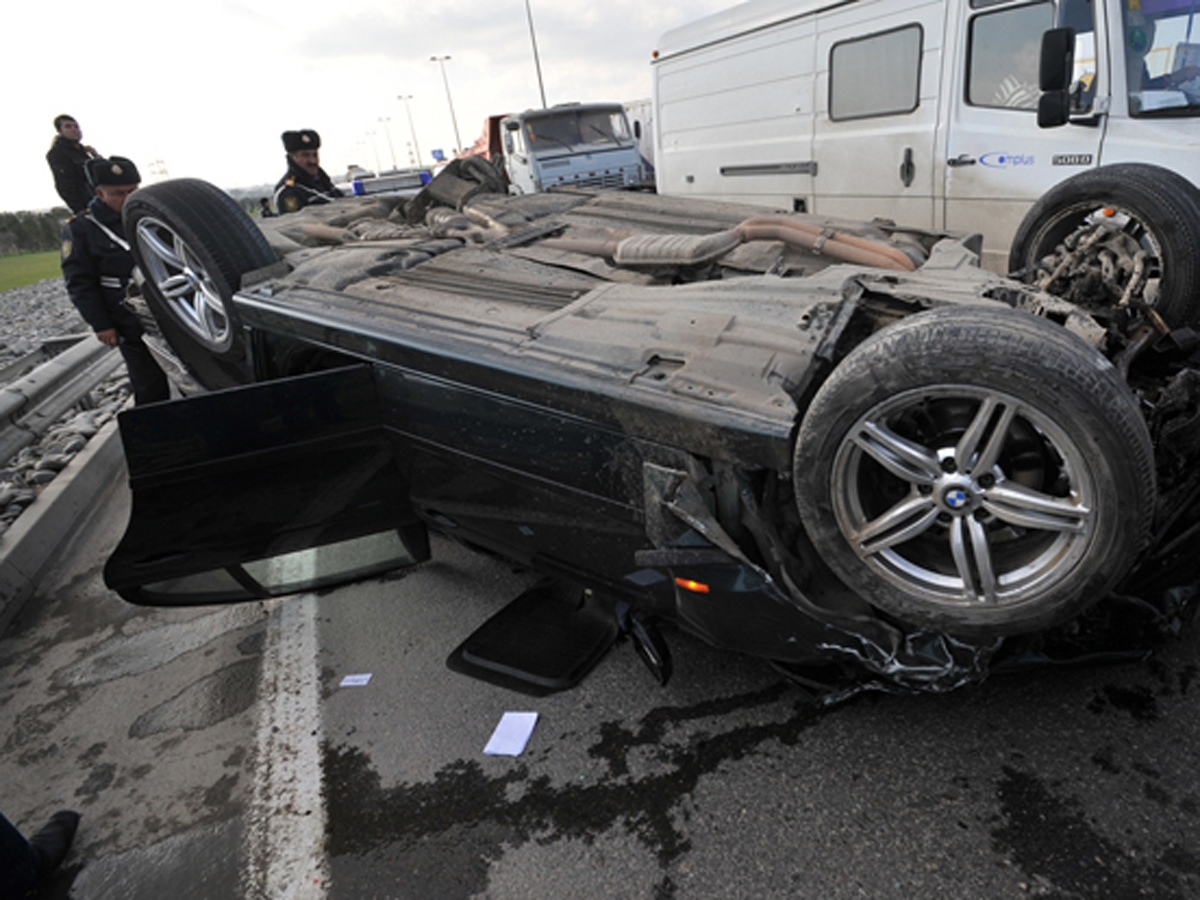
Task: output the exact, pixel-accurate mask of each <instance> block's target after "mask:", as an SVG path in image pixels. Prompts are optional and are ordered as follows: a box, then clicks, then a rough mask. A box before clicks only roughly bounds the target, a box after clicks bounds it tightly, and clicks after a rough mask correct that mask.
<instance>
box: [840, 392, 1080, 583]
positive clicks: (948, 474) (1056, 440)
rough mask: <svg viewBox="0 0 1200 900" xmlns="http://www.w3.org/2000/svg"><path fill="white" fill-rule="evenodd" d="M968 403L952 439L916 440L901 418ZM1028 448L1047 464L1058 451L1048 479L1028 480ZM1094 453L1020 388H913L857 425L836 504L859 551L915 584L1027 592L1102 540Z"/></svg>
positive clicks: (843, 455) (890, 574)
mask: <svg viewBox="0 0 1200 900" xmlns="http://www.w3.org/2000/svg"><path fill="white" fill-rule="evenodd" d="M964 402H966V403H969V404H970V406H971V407H972V408H973V411H972V412H970V413H969V415H967V416H966V417H963V416H960V417H959V418H960V421H959V422H958V427H957V428H956V429H954V430H955V433H957V434H958V437H957V440H954V441H953V444H952V446H951V445H950V443H951V441H950V439H948V436H941V435H939V436H936V437H934V436H931V437H930V438H928V439H926V438H924V437H923V438H922V439H921V440H914V439H913V438H911V437H906V436H904V435H901V434H899V433H897V431H896V430H894V428H893V427H892V425H891V424H890V423H892V422H896V421H900V420H901V419H902V418H903V416H904V414H905V413H906V412H909V411H912V410H916V409H918V408H924V407H925V406H927V405H929V404H931V403H932V404H934V405H936V404H938V403H943V404H945V405H946V407H947V408H950V407H953V406H954V405H957V407H958V408H960V409H962V408H964V407H963V403H964ZM1018 426H1019V427H1018ZM926 440H928V441H929V443H926V442H925V441H926ZM943 445H946V446H943ZM1035 451H1036V452H1035ZM1022 454H1024V455H1025V456H1030V455H1035V456H1036V457H1037V459H1038V460H1039V463H1040V464H1041V465H1042V469H1044V461H1045V460H1050V461H1051V464H1052V465H1053V471H1043V470H1042V469H1039V471H1038V474H1037V477H1036V478H1033V479H1032V480H1034V481H1036V486H1031V485H1030V484H1027V483H1022V482H1021V481H1018V480H1016V478H1018V477H1019V478H1023V479H1025V480H1031V475H1030V473H1029V472H1028V471H1024V470H1023V471H1021V472H1016V471H1006V468H1007V469H1010V470H1011V469H1014V464H1013V460H1014V459H1016V458H1019V457H1021V455H1022ZM1083 463H1084V461H1083V458H1082V456H1081V454H1080V451H1079V450H1078V448H1076V447H1075V446H1074V444H1073V443H1072V442H1071V441H1070V440H1069V439H1068V438H1067V437H1066V435H1065V434H1064V433H1063V432H1062V431H1061V429H1059V428H1058V427H1057V426H1055V425H1054V424H1053V423H1052V422H1050V421H1049V420H1047V419H1045V417H1043V416H1041V415H1039V414H1038V413H1036V412H1035V411H1033V410H1031V409H1029V408H1027V407H1025V406H1024V405H1023V404H1021V403H1020V402H1019V401H1017V400H1016V399H1015V398H1011V397H1007V396H1005V395H1002V394H998V393H989V392H984V391H981V390H978V389H959V390H951V389H939V390H937V391H934V392H930V391H923V392H920V393H919V394H917V393H916V392H913V394H912V395H911V396H902V397H899V398H893V399H892V400H891V401H888V402H886V403H884V404H881V405H880V406H878V407H876V408H875V409H874V410H872V411H871V412H869V413H868V414H867V415H866V416H864V417H863V418H862V419H860V420H859V422H858V423H857V424H856V426H855V428H854V429H853V430H852V431H851V432H850V434H849V435H848V439H847V441H846V443H845V444H844V445H843V447H842V449H841V451H840V452H839V454H838V458H837V460H836V461H835V464H834V484H835V492H836V493H835V498H834V500H835V504H834V506H835V511H836V514H837V517H838V520H839V524H840V525H841V527H842V530H843V533H844V534H845V535H846V537H847V539H848V540H849V541H850V543H851V545H852V546H853V547H854V549H855V551H856V553H857V554H858V555H859V557H860V558H862V559H863V561H864V562H866V563H867V564H868V565H869V566H871V567H872V568H873V569H875V570H876V571H877V572H878V573H880V574H882V575H883V576H884V577H885V578H887V579H888V580H889V581H891V582H892V583H894V584H897V585H898V586H900V587H901V588H903V589H904V590H905V591H907V592H909V593H913V594H916V595H918V596H920V597H922V598H924V599H927V600H933V601H935V602H939V603H948V604H954V605H963V604H978V603H988V604H1005V603H1015V602H1020V601H1021V600H1023V599H1025V598H1026V597H1028V596H1031V595H1032V593H1033V592H1034V591H1035V590H1044V589H1045V587H1046V586H1047V584H1048V583H1051V582H1054V581H1056V580H1058V579H1059V578H1060V577H1063V576H1065V575H1066V574H1067V572H1068V571H1069V570H1070V569H1071V568H1072V567H1073V566H1074V564H1075V562H1076V560H1077V559H1078V557H1079V556H1080V555H1081V554H1082V553H1083V550H1084V549H1085V548H1086V544H1087V541H1088V540H1090V536H1091V530H1092V519H1093V511H1092V488H1091V485H1090V482H1088V481H1087V480H1086V479H1085V478H1084V464H1083ZM880 470H882V471H880ZM1064 485H1065V488H1064ZM1051 488H1053V489H1054V493H1051V492H1050V489H1051ZM897 494H899V495H900V496H899V499H895V498H896V495H897Z"/></svg>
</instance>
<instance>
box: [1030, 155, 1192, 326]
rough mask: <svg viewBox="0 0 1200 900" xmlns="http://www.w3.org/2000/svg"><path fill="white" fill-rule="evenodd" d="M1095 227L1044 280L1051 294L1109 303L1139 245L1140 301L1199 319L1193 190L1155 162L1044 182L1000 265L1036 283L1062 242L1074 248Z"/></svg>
mask: <svg viewBox="0 0 1200 900" xmlns="http://www.w3.org/2000/svg"><path fill="white" fill-rule="evenodd" d="M1106 226H1107V227H1106ZM1112 226H1115V228H1114V227H1112ZM1099 229H1105V234H1104V235H1103V236H1101V239H1099V240H1097V241H1095V242H1092V243H1090V244H1088V246H1087V248H1086V249H1084V250H1082V251H1081V252H1079V253H1078V254H1077V256H1078V258H1077V260H1076V262H1075V263H1074V264H1073V265H1072V266H1071V267H1070V268H1069V269H1067V270H1064V273H1063V276H1064V277H1062V278H1061V279H1059V280H1058V281H1057V282H1056V283H1052V284H1050V285H1049V286H1048V289H1049V290H1050V291H1051V292H1052V293H1061V294H1063V295H1064V296H1066V298H1067V299H1069V300H1071V301H1072V302H1074V303H1076V304H1078V305H1080V306H1082V307H1084V308H1085V309H1091V310H1093V311H1102V310H1104V309H1106V308H1112V307H1113V306H1114V305H1115V304H1116V303H1117V302H1119V301H1120V300H1121V298H1122V296H1123V295H1124V292H1125V288H1126V286H1127V284H1128V282H1129V280H1130V277H1131V275H1132V271H1133V265H1134V255H1135V254H1136V253H1138V252H1139V251H1144V252H1145V253H1146V263H1147V265H1146V270H1145V274H1146V277H1147V281H1146V286H1145V293H1144V297H1145V300H1146V302H1147V303H1148V304H1149V305H1151V306H1153V307H1154V308H1155V310H1156V311H1157V312H1158V314H1159V315H1161V316H1162V317H1163V319H1164V320H1166V322H1167V324H1169V325H1171V326H1174V327H1179V326H1184V325H1190V324H1196V323H1200V191H1197V190H1196V188H1195V187H1194V186H1193V185H1192V183H1191V182H1189V181H1188V180H1187V179H1186V178H1184V177H1183V176H1181V175H1178V174H1176V173H1174V172H1170V171H1168V170H1166V169H1160V168H1158V167H1156V166H1150V165H1143V164H1139V163H1123V164H1120V165H1112V166H1104V167H1102V168H1099V169H1093V170H1091V171H1088V172H1081V173H1080V174H1078V175H1075V176H1073V177H1072V178H1068V179H1067V180H1066V181H1064V182H1062V183H1061V184H1058V185H1056V186H1055V187H1053V188H1051V189H1050V190H1049V191H1047V192H1046V194H1045V195H1044V196H1043V197H1042V198H1041V199H1040V200H1038V201H1037V203H1035V204H1034V205H1033V207H1032V208H1031V209H1030V210H1029V212H1028V213H1027V214H1026V216H1025V218H1024V220H1023V221H1022V222H1021V225H1020V227H1019V228H1018V229H1017V233H1016V235H1015V236H1014V237H1013V243H1012V249H1011V250H1010V252H1009V257H1008V270H1009V272H1011V273H1013V274H1014V275H1016V276H1017V277H1020V278H1021V279H1022V280H1024V281H1026V282H1028V283H1034V282H1037V281H1039V280H1041V279H1042V278H1043V277H1044V276H1045V275H1046V274H1047V273H1049V272H1051V271H1053V270H1054V269H1055V268H1056V267H1057V266H1058V263H1059V261H1060V260H1061V259H1062V255H1061V253H1059V252H1058V251H1059V248H1060V247H1061V246H1062V245H1064V244H1065V245H1066V247H1067V248H1069V249H1074V248H1076V247H1080V246H1082V245H1083V242H1084V241H1087V240H1088V238H1089V236H1091V235H1092V234H1093V233H1094V232H1096V231H1097V230H1099Z"/></svg>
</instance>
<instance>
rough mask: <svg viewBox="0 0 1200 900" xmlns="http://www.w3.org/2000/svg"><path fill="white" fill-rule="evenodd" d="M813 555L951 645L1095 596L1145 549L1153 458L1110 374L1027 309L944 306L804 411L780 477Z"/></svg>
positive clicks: (905, 327) (1136, 416)
mask: <svg viewBox="0 0 1200 900" xmlns="http://www.w3.org/2000/svg"><path fill="white" fill-rule="evenodd" d="M793 475H794V479H795V485H796V502H797V505H798V508H799V512H800V517H801V519H802V520H803V522H804V526H805V529H806V531H807V532H808V535H809V537H810V539H811V540H812V542H813V544H814V545H815V547H816V549H817V551H818V553H819V554H820V556H821V557H822V558H823V559H824V560H826V561H827V562H828V563H829V565H830V567H831V568H832V569H833V570H834V572H835V573H836V574H837V575H838V576H839V577H840V578H841V580H842V581H843V582H844V583H845V584H846V585H847V586H848V587H850V588H851V589H853V590H854V591H855V592H856V593H857V594H858V595H859V596H861V597H862V598H863V599H864V600H866V601H867V602H868V603H870V604H872V605H873V606H875V607H876V608H877V609H878V610H880V611H881V612H883V613H886V614H887V615H889V616H891V617H892V618H894V619H896V620H899V621H900V622H903V623H905V624H907V625H910V626H918V627H924V628H930V629H934V630H937V631H942V632H946V633H949V634H954V635H960V636H964V637H982V638H992V637H996V636H999V635H1007V634H1020V633H1025V632H1031V631H1037V630H1040V629H1043V628H1046V627H1048V626H1050V625H1053V624H1056V623H1059V622H1062V621H1065V620H1066V619H1068V618H1070V617H1072V616H1074V615H1075V614H1077V613H1079V612H1081V611H1082V610H1083V609H1084V608H1085V607H1087V606H1089V605H1090V604H1092V603H1095V602H1096V601H1098V600H1100V599H1101V598H1102V597H1103V596H1104V595H1105V593H1106V592H1107V591H1108V590H1109V589H1110V588H1111V587H1112V586H1113V585H1114V584H1115V582H1116V581H1117V579H1118V578H1120V577H1121V576H1123V575H1124V574H1126V572H1127V571H1128V569H1129V568H1130V567H1131V565H1132V564H1133V562H1134V560H1135V559H1136V557H1137V554H1138V553H1139V552H1140V550H1141V548H1142V547H1143V546H1144V545H1145V544H1146V542H1147V539H1148V535H1149V529H1150V523H1151V517H1152V514H1153V510H1154V498H1155V480H1154V462H1153V450H1152V448H1151V443H1150V436H1149V433H1148V432H1147V429H1146V425H1145V423H1144V421H1143V419H1142V417H1141V415H1140V413H1139V411H1138V406H1137V401H1136V399H1135V398H1134V395H1133V393H1132V392H1131V391H1130V390H1129V388H1128V386H1127V385H1126V384H1125V383H1124V382H1123V381H1122V380H1121V378H1120V377H1119V375H1118V374H1117V372H1116V370H1115V369H1114V368H1113V367H1112V366H1111V365H1110V364H1109V363H1108V362H1106V361H1105V360H1104V358H1103V357H1102V356H1101V355H1100V354H1099V353H1098V352H1096V351H1095V349H1094V348H1092V347H1091V346H1090V345H1088V344H1086V343H1084V342H1083V341H1082V340H1080V339H1079V338H1077V337H1075V336H1074V335H1072V334H1070V333H1069V332H1068V331H1066V329H1064V328H1062V327H1060V326H1058V325H1055V324H1052V323H1050V322H1047V321H1045V320H1043V319H1040V318H1037V317H1036V316H1031V315H1028V314H1026V313H1021V312H1016V311H1010V310H998V309H990V308H989V309H982V308H981V309H973V310H971V313H970V315H964V313H963V310H962V309H961V308H960V307H953V308H942V309H937V310H933V311H930V312H926V313H921V314H918V315H914V316H911V317H909V318H906V319H904V320H902V321H900V322H898V323H896V324H895V325H892V326H890V327H888V328H886V329H884V330H882V331H880V332H878V333H876V334H874V335H872V336H871V337H870V338H868V339H867V340H866V341H864V342H863V343H862V344H860V345H859V346H858V347H856V348H855V349H854V350H853V351H851V353H849V354H848V355H847V356H846V358H845V359H844V360H843V361H842V362H841V363H840V364H839V365H838V366H837V368H836V369H835V370H834V371H833V373H832V374H831V375H830V377H829V379H828V380H827V381H826V382H825V384H823V385H822V386H821V388H820V390H819V391H818V392H817V395H816V397H815V398H814V399H813V402H812V404H811V405H810V406H809V408H808V411H807V412H806V413H805V416H804V419H803V421H802V423H801V426H800V431H799V436H798V438H797V441H796V450H795V458H794V471H793Z"/></svg>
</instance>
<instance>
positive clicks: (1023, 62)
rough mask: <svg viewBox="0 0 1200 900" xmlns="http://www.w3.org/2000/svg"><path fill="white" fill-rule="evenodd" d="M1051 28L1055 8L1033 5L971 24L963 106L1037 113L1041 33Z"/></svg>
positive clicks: (986, 15) (981, 17) (979, 18)
mask: <svg viewBox="0 0 1200 900" xmlns="http://www.w3.org/2000/svg"><path fill="white" fill-rule="evenodd" d="M1053 26H1054V4H1052V3H1032V4H1030V5H1028V6H1015V7H1010V8H1007V9H1002V10H997V11H996V12H990V13H982V14H981V15H978V16H975V18H973V19H972V20H971V31H970V35H971V37H970V41H971V43H970V50H969V53H968V59H969V61H968V63H967V65H968V69H967V102H968V103H970V104H971V105H972V106H993V107H998V108H1007V109H1024V110H1036V109H1037V106H1038V97H1039V96H1040V94H1039V91H1038V56H1039V54H1040V52H1041V46H1042V34H1043V33H1044V32H1045V31H1046V30H1047V29H1048V28H1052V27H1053Z"/></svg>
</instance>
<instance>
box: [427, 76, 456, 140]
mask: <svg viewBox="0 0 1200 900" xmlns="http://www.w3.org/2000/svg"><path fill="white" fill-rule="evenodd" d="M449 58H450V57H449V56H431V57H429V61H430V62H435V63H437V64H438V65H439V66H441V67H442V84H444V85H445V86H446V103H448V104H449V106H450V121H451V123H453V125H454V152H455V153H459V152H461V151H462V138H461V137H459V136H458V119H457V118H456V117H455V115H454V101H453V100H452V99H450V79H448V78H447V77H446V60H448V59H449Z"/></svg>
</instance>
